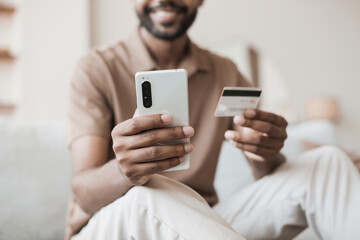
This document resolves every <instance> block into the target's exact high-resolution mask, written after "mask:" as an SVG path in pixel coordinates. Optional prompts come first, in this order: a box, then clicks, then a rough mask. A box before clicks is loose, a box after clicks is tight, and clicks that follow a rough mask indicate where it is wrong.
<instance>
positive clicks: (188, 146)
mask: <svg viewBox="0 0 360 240" xmlns="http://www.w3.org/2000/svg"><path fill="white" fill-rule="evenodd" d="M193 148H194V147H193V145H192V144H191V143H187V144H185V146H184V149H185V152H186V153H189V152H191V151H192V150H193Z"/></svg>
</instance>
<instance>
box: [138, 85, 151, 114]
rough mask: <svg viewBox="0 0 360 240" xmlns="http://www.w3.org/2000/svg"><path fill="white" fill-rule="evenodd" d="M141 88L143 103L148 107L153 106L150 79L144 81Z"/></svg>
mask: <svg viewBox="0 0 360 240" xmlns="http://www.w3.org/2000/svg"><path fill="white" fill-rule="evenodd" d="M141 88H142V97H143V105H144V107H146V108H150V107H151V106H152V98H151V84H150V82H148V81H145V82H143V83H142V84H141Z"/></svg>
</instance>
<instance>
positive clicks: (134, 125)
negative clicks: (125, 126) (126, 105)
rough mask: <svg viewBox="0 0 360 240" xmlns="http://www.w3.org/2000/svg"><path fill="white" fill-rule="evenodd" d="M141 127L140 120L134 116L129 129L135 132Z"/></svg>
mask: <svg viewBox="0 0 360 240" xmlns="http://www.w3.org/2000/svg"><path fill="white" fill-rule="evenodd" d="M138 127H139V123H138V120H137V119H136V118H132V119H130V120H129V130H130V131H131V132H134V131H136V130H137V129H138Z"/></svg>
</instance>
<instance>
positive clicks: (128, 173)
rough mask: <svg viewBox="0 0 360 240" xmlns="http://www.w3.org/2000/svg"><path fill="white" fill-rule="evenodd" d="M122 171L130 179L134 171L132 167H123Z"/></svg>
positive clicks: (133, 175)
mask: <svg viewBox="0 0 360 240" xmlns="http://www.w3.org/2000/svg"><path fill="white" fill-rule="evenodd" d="M122 171H123V174H124V175H125V176H126V177H127V178H129V179H132V178H134V177H135V171H134V169H132V168H129V167H126V168H123V169H122Z"/></svg>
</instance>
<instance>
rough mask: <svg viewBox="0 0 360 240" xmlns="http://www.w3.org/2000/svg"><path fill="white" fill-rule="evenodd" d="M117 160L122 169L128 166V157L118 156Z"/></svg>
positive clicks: (124, 155)
mask: <svg viewBox="0 0 360 240" xmlns="http://www.w3.org/2000/svg"><path fill="white" fill-rule="evenodd" d="M116 159H117V161H118V163H119V165H120V166H121V167H126V166H127V165H128V164H127V163H128V160H129V158H128V157H127V156H126V154H124V153H122V154H117V155H116Z"/></svg>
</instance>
